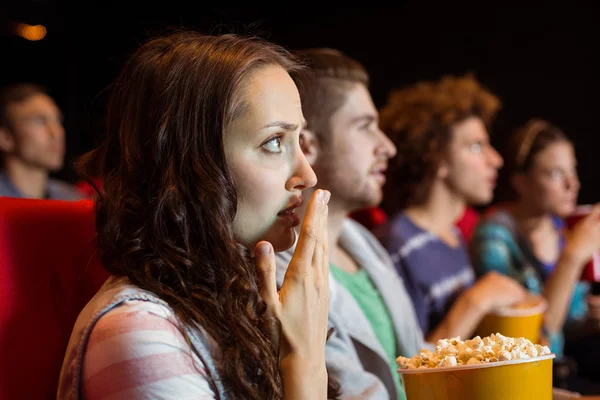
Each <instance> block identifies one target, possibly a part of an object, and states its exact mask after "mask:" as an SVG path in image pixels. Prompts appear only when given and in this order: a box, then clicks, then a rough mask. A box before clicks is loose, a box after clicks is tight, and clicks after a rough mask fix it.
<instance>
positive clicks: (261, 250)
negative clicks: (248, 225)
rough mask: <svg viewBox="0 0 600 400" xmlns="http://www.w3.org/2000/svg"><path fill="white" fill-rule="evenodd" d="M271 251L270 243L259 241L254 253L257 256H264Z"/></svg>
mask: <svg viewBox="0 0 600 400" xmlns="http://www.w3.org/2000/svg"><path fill="white" fill-rule="evenodd" d="M270 252H271V245H270V244H269V243H267V242H260V243H259V244H258V245H257V246H256V255H257V256H266V255H267V254H269V253H270Z"/></svg>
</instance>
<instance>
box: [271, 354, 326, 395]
mask: <svg viewBox="0 0 600 400" xmlns="http://www.w3.org/2000/svg"><path fill="white" fill-rule="evenodd" d="M280 367H281V373H282V378H283V380H284V385H286V386H287V385H290V384H291V385H293V386H294V387H297V386H298V385H307V387H313V388H317V387H321V386H323V387H324V388H325V390H326V389H327V368H326V367H325V354H323V357H321V359H319V360H316V361H315V359H311V358H309V357H306V356H303V355H298V354H288V355H287V356H285V357H284V358H282V359H281V363H280Z"/></svg>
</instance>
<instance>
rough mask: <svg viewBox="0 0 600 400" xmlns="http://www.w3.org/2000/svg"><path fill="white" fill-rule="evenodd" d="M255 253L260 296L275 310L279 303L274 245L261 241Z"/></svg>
mask: <svg viewBox="0 0 600 400" xmlns="http://www.w3.org/2000/svg"><path fill="white" fill-rule="evenodd" d="M254 254H255V255H256V268H257V273H258V280H259V292H260V296H261V297H262V298H263V300H264V301H265V302H266V303H267V306H268V308H269V309H270V311H271V312H273V311H274V309H275V308H276V307H277V306H278V303H279V294H278V293H277V279H276V264H275V254H274V252H273V246H271V243H269V242H264V241H263V242H259V243H258V244H257V245H256V248H255V251H254Z"/></svg>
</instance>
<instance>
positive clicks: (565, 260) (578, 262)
mask: <svg viewBox="0 0 600 400" xmlns="http://www.w3.org/2000/svg"><path fill="white" fill-rule="evenodd" d="M560 258H561V259H560V261H561V262H559V264H566V265H568V266H569V267H570V268H578V269H583V267H584V266H585V264H586V262H587V257H584V256H582V255H581V252H580V251H577V250H575V249H574V248H572V247H571V246H569V245H567V246H566V247H565V249H564V251H563V252H562V254H561V256H560Z"/></svg>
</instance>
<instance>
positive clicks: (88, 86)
mask: <svg viewBox="0 0 600 400" xmlns="http://www.w3.org/2000/svg"><path fill="white" fill-rule="evenodd" d="M84 3H85V4H80V3H75V2H72V3H69V2H53V1H43V0H37V1H34V0H22V1H19V2H14V1H10V0H9V1H8V2H6V1H5V2H2V3H1V4H0V68H1V70H0V72H1V73H0V85H1V86H4V85H6V84H10V83H14V82H18V81H33V82H37V83H41V84H43V85H45V86H47V87H48V88H49V89H50V92H51V94H52V96H53V97H54V98H55V99H56V101H57V103H58V104H59V106H60V107H61V108H62V110H63V112H64V114H65V117H66V120H65V125H66V129H67V135H68V138H67V145H68V146H67V157H68V160H69V161H72V159H73V158H74V157H76V156H77V155H79V154H81V153H83V152H85V151H87V150H89V149H91V148H92V147H93V146H94V145H95V144H96V143H97V141H98V138H99V136H100V134H101V131H102V115H103V111H104V104H105V101H106V97H107V96H106V94H107V90H106V89H107V88H108V87H109V85H110V83H111V81H112V80H113V79H114V77H115V75H116V74H117V72H118V71H119V68H120V66H121V64H122V62H123V61H124V59H125V58H126V56H127V55H128V54H129V53H130V52H131V51H132V50H133V49H135V48H136V47H137V46H138V45H139V44H140V43H141V42H143V41H144V40H145V39H146V38H148V37H150V36H151V35H153V34H155V33H159V32H161V31H164V29H166V28H168V27H171V26H186V27H192V28H196V29H199V30H201V31H203V32H206V33H211V32H235V33H241V34H247V33H252V34H259V35H260V36H262V37H265V38H268V39H270V40H271V41H274V42H276V43H279V44H281V45H283V46H285V47H287V48H289V49H297V48H302V47H322V46H327V47H333V48H337V49H340V50H342V51H344V52H345V53H347V54H348V55H350V56H352V57H354V58H356V59H358V60H359V61H361V62H362V63H363V64H364V65H365V66H366V68H367V69H368V70H369V72H370V74H371V78H372V85H371V90H372V93H373V97H374V100H375V103H376V105H377V106H381V105H383V103H384V102H385V99H386V95H387V92H388V91H389V89H391V88H393V87H397V86H401V85H406V84H410V83H413V82H415V81H417V80H420V79H438V78H440V77H441V76H442V75H444V74H447V73H449V74H463V73H466V72H473V73H475V75H476V77H477V78H478V79H479V80H480V81H481V82H482V83H483V84H484V85H485V86H487V87H488V88H489V89H490V90H492V91H493V92H495V93H496V94H497V95H498V96H499V97H500V98H501V100H502V102H503V105H504V106H503V109H502V111H501V113H500V114H499V116H498V118H497V120H496V123H495V125H494V129H493V135H494V136H493V143H494V144H495V145H496V146H497V147H498V148H499V149H500V150H502V146H503V143H504V142H505V138H506V135H507V134H508V133H510V131H511V130H512V129H514V128H515V127H516V126H517V125H518V124H521V123H523V122H525V121H526V120H527V119H529V118H531V117H540V118H545V119H547V120H549V121H550V122H552V123H554V124H557V125H558V126H560V127H561V128H563V129H564V130H565V131H566V133H567V134H568V135H569V136H570V137H571V138H572V139H573V141H574V142H575V146H576V150H577V154H578V157H579V164H580V177H581V180H582V191H581V196H580V202H582V203H589V202H596V201H600V186H599V185H598V184H597V182H599V180H600V179H599V178H600V170H599V168H598V167H597V166H596V165H597V163H596V161H597V160H598V158H600V157H599V156H598V155H599V154H600V153H599V151H598V149H600V139H599V138H598V133H597V130H598V127H597V123H596V115H597V114H598V106H599V105H600V101H599V100H598V92H599V91H598V89H599V85H598V75H597V74H598V71H599V70H600V69H599V67H600V63H599V61H597V54H596V53H598V50H599V49H600V46H599V43H598V38H599V37H600V35H599V33H600V20H599V16H600V13H599V11H600V7H599V6H598V5H597V4H596V2H595V1H572V2H570V3H568V4H567V3H566V2H563V3H562V4H560V5H548V4H546V5H543V4H538V5H535V4H531V5H526V4H524V3H522V4H520V5H519V6H510V5H508V4H507V3H491V2H490V3H488V4H484V3H485V2H482V3H481V5H479V6H473V5H456V4H448V3H440V4H437V3H434V2H427V1H420V2H416V1H408V2H402V1H396V2H394V3H395V4H398V6H396V7H362V8H359V7H356V8H336V7H331V8H328V9H325V6H324V5H323V4H320V7H318V6H319V4H317V5H310V6H309V4H308V3H300V2H289V3H286V7H283V6H276V7H264V6H259V5H258V4H254V7H248V6H245V7H238V8H236V7H226V6H223V3H219V4H221V6H219V7H211V6H209V5H207V4H211V3H204V2H201V1H189V2H177V1H163V2H160V3H158V4H159V5H157V6H150V5H149V3H132V2H127V1H122V2H102V3H100V2H84ZM215 4H216V3H215ZM274 4H277V3H274ZM84 7H85V8H84ZM13 22H25V23H28V24H32V25H34V24H43V25H45V26H46V28H47V30H48V33H47V36H46V37H45V38H44V39H43V40H41V41H37V42H29V41H27V40H25V39H23V38H21V37H18V36H16V35H15V34H14V33H13V28H12V25H11V24H12V23H13ZM57 175H58V176H59V177H61V178H63V179H66V180H69V181H75V180H76V176H75V174H74V172H73V171H72V168H71V167H70V166H67V167H65V169H64V170H63V171H61V172H60V173H59V174H57Z"/></svg>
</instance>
